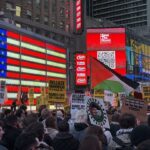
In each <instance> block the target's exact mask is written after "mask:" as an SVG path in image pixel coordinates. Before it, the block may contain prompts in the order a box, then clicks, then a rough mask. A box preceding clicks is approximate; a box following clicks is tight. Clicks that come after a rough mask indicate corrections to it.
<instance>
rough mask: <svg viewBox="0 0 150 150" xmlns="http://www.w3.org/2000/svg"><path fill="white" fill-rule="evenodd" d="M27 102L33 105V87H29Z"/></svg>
mask: <svg viewBox="0 0 150 150" xmlns="http://www.w3.org/2000/svg"><path fill="white" fill-rule="evenodd" d="M28 93H29V104H30V105H34V88H29V92H28Z"/></svg>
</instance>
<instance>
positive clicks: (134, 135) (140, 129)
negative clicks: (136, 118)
mask: <svg viewBox="0 0 150 150" xmlns="http://www.w3.org/2000/svg"><path fill="white" fill-rule="evenodd" d="M148 139H150V127H149V126H147V125H140V126H137V127H135V128H134V129H133V131H132V132H131V142H132V144H133V145H134V146H138V145H139V144H140V143H141V142H143V141H145V140H148Z"/></svg>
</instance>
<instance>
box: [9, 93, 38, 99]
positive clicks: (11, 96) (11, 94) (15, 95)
mask: <svg viewBox="0 0 150 150" xmlns="http://www.w3.org/2000/svg"><path fill="white" fill-rule="evenodd" d="M40 95H41V93H39V94H37V93H36V94H34V98H36V97H37V96H40ZM7 98H8V99H11V98H17V93H7Z"/></svg>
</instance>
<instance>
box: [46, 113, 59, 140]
mask: <svg viewBox="0 0 150 150" xmlns="http://www.w3.org/2000/svg"><path fill="white" fill-rule="evenodd" d="M45 125H46V126H45V127H46V133H47V134H48V135H49V136H50V137H51V139H54V138H55V137H56V134H57V133H58V130H57V124H56V118H54V117H53V116H51V117H48V118H47V119H46V121H45Z"/></svg>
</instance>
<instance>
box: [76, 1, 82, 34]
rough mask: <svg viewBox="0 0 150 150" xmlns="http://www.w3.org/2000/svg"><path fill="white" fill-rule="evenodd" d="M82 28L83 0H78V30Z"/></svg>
mask: <svg viewBox="0 0 150 150" xmlns="http://www.w3.org/2000/svg"><path fill="white" fill-rule="evenodd" d="M81 29H82V0H76V31H81Z"/></svg>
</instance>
